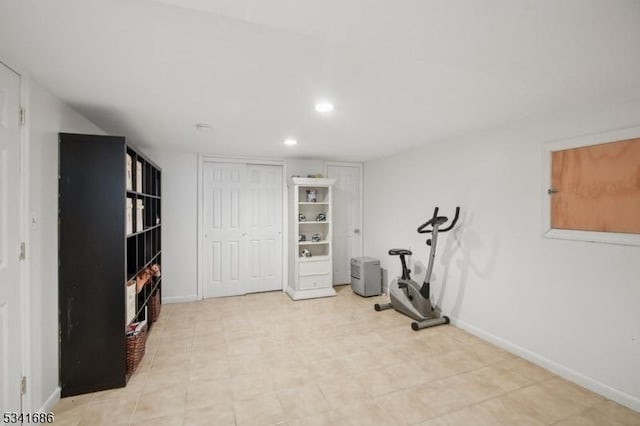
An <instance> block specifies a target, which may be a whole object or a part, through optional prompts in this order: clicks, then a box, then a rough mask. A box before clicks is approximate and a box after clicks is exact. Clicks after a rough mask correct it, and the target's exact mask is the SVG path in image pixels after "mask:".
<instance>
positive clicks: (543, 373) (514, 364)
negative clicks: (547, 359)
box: [497, 357, 554, 382]
mask: <svg viewBox="0 0 640 426" xmlns="http://www.w3.org/2000/svg"><path fill="white" fill-rule="evenodd" d="M497 365H498V366H500V367H504V368H506V369H508V370H513V371H515V372H516V373H518V374H520V375H521V376H524V377H526V378H527V379H531V380H532V381H534V382H541V381H543V380H547V379H550V378H552V377H553V376H554V374H553V373H552V372H550V371H549V370H545V369H544V368H542V367H538V366H537V365H535V364H533V363H531V362H529V361H527V360H525V359H522V358H517V357H516V358H513V359H508V360H505V361H501V362H498V363H497Z"/></svg>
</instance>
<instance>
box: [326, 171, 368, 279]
mask: <svg viewBox="0 0 640 426" xmlns="http://www.w3.org/2000/svg"><path fill="white" fill-rule="evenodd" d="M326 172H327V173H326V174H327V177H330V178H334V179H336V183H335V184H334V185H333V218H332V221H333V283H334V284H348V283H350V282H351V258H352V257H360V256H362V232H361V229H362V224H361V217H362V213H361V210H360V209H361V208H362V207H361V206H360V166H351V165H344V166H343V165H327V167H326Z"/></svg>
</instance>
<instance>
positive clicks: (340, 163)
mask: <svg viewBox="0 0 640 426" xmlns="http://www.w3.org/2000/svg"><path fill="white" fill-rule="evenodd" d="M330 166H342V167H356V168H357V169H358V180H359V181H360V182H359V183H360V188H359V189H358V190H359V191H360V197H359V198H360V199H359V200H358V201H359V202H360V218H359V219H360V253H361V254H362V255H363V256H364V238H365V230H364V163H354V162H344V161H325V162H324V175H325V176H326V177H329V174H328V173H327V169H328V168H329V167H330Z"/></svg>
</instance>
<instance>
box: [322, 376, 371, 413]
mask: <svg viewBox="0 0 640 426" xmlns="http://www.w3.org/2000/svg"><path fill="white" fill-rule="evenodd" d="M318 385H319V386H320V389H321V390H322V394H323V395H324V397H325V399H326V400H327V402H329V406H330V408H339V407H342V406H344V405H348V404H353V403H355V402H361V401H362V400H366V399H369V394H368V393H367V390H366V389H365V388H364V387H363V386H362V385H361V384H360V382H358V381H357V380H355V378H353V377H350V376H335V377H330V378H324V379H321V380H320V381H319V382H318Z"/></svg>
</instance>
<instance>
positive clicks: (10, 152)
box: [0, 63, 22, 412]
mask: <svg viewBox="0 0 640 426" xmlns="http://www.w3.org/2000/svg"><path fill="white" fill-rule="evenodd" d="M19 114H20V76H19V75H17V74H16V73H14V72H13V71H11V70H10V69H9V68H7V67H5V66H4V65H3V64H1V63H0V382H1V383H0V408H1V409H0V412H5V411H9V412H20V409H21V396H20V395H21V394H20V378H21V376H22V373H21V347H22V346H21V329H20V326H21V317H20V315H21V312H20V265H19V257H18V255H19V247H20V233H19V229H20V217H19V212H20V208H19V206H20V182H21V179H20V122H19V117H20V115H19Z"/></svg>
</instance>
